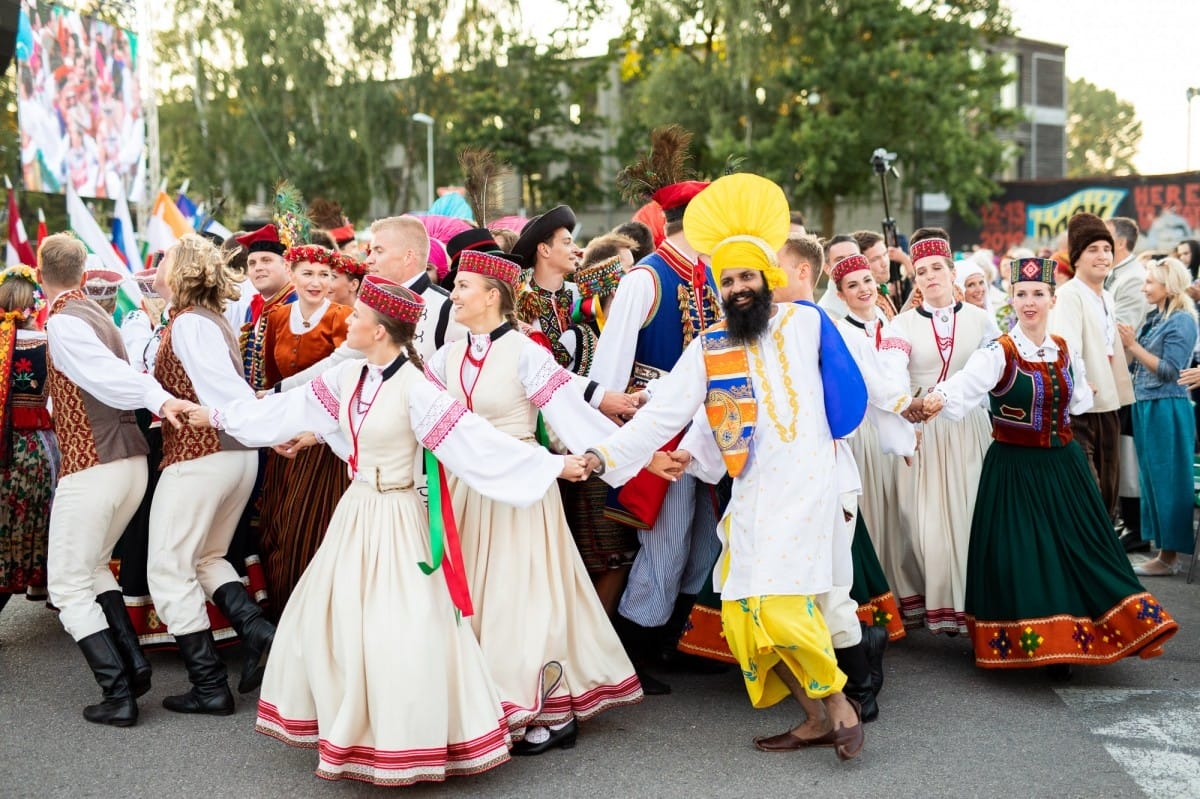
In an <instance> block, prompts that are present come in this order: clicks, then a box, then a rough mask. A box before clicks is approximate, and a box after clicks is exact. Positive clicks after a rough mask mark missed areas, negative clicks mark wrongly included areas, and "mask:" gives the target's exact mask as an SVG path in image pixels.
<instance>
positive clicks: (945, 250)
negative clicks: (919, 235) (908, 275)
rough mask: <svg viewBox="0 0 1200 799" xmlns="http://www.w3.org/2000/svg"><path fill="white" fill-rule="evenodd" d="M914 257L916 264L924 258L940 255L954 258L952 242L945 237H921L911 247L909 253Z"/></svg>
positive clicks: (913, 260)
mask: <svg viewBox="0 0 1200 799" xmlns="http://www.w3.org/2000/svg"><path fill="white" fill-rule="evenodd" d="M908 254H909V255H910V256H911V257H912V262H913V263H914V264H915V263H916V262H917V261H919V260H921V259H922V258H929V257H930V256H934V255H940V256H942V257H943V258H949V259H951V260H953V259H954V253H953V252H951V250H950V242H948V241H946V240H945V239H921V240H920V241H918V242H917V243H916V244H914V245H912V247H910V248H909V253H908Z"/></svg>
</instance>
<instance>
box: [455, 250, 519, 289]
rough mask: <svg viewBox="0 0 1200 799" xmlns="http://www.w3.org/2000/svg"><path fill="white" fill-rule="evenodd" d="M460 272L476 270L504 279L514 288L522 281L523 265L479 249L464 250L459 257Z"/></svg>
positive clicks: (479, 272) (486, 275) (484, 274)
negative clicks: (520, 265)
mask: <svg viewBox="0 0 1200 799" xmlns="http://www.w3.org/2000/svg"><path fill="white" fill-rule="evenodd" d="M458 271H459V272H474V273H475V274H477V275H483V276H484V277H494V278H496V279H497V280H502V281H504V282H505V283H507V284H508V285H510V286H512V287H513V288H516V287H517V284H518V283H520V282H521V267H519V266H517V265H516V264H514V263H513V262H512V261H510V260H508V259H507V258H501V257H500V256H498V255H492V254H491V253H487V252H479V251H478V250H463V251H462V254H461V255H459V257H458Z"/></svg>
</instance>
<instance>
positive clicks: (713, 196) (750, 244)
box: [683, 174, 791, 290]
mask: <svg viewBox="0 0 1200 799" xmlns="http://www.w3.org/2000/svg"><path fill="white" fill-rule="evenodd" d="M790 229H791V216H790V213H789V210H788V202H787V198H786V197H784V195H783V189H781V188H779V186H777V185H776V184H775V183H773V182H771V181H769V180H767V179H766V178H764V177H761V176H759V175H750V174H736V175H726V176H725V177H723V178H720V179H718V180H715V181H713V183H712V184H711V185H710V186H709V187H708V188H707V189H705V190H704V191H702V192H700V193H699V194H697V195H696V197H695V198H694V199H693V200H692V201H691V202H690V203H688V207H687V211H685V212H684V214H683V232H684V235H685V236H687V240H688V244H690V245H692V247H694V248H696V250H697V252H701V253H703V254H705V255H708V256H709V257H710V258H711V260H712V272H713V278H714V279H715V280H716V282H717V285H718V286H719V285H720V284H721V273H722V272H723V271H725V270H726V269H757V270H759V271H760V272H762V273H763V278H764V279H765V280H766V282H767V288H769V289H771V290H775V289H777V288H779V287H780V286H785V285H787V274H786V273H785V272H784V271H783V270H782V269H781V268H780V267H779V261H778V259H777V257H776V253H778V252H779V248H780V247H782V246H783V243H784V241H786V240H787V236H788V231H789V230H790Z"/></svg>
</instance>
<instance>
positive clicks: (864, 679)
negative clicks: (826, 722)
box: [833, 641, 879, 722]
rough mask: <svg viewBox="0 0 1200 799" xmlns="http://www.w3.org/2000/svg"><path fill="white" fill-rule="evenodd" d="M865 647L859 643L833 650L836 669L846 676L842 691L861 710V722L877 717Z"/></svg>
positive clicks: (877, 711)
mask: <svg viewBox="0 0 1200 799" xmlns="http://www.w3.org/2000/svg"><path fill="white" fill-rule="evenodd" d="M865 650H866V647H865V646H864V645H863V643H862V642H861V641H860V642H859V643H857V644H855V645H854V646H848V647H846V648H845V649H835V650H833V652H834V654H835V655H837V662H838V668H839V669H841V670H842V671H843V672H845V674H846V687H845V688H843V689H842V693H844V694H845V695H846V696H848V697H849V698H851V699H853V700H854V701H855V702H858V704H859V706H860V707H861V708H862V720H863V721H864V722H867V721H874V720H875V719H876V718H877V717H878V716H879V704H878V703H877V702H876V701H875V691H874V690H872V688H871V667H870V666H869V665H868V664H867V654H866V651H865Z"/></svg>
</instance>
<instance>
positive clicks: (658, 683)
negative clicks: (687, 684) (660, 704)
mask: <svg viewBox="0 0 1200 799" xmlns="http://www.w3.org/2000/svg"><path fill="white" fill-rule="evenodd" d="M635 671H636V673H637V678H638V682H640V683H641V684H642V693H643V694H645V695H646V696H666V695H667V694H669V693H671V686H669V685H667V684H666V683H665V682H663V681H662V680H659V679H656V678H655V677H652V676H651V675H649V674H647V673H646V672H644V671H642V670H641V669H636V670H635Z"/></svg>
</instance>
